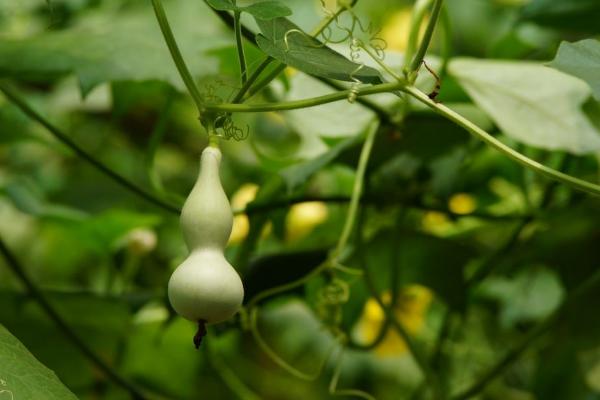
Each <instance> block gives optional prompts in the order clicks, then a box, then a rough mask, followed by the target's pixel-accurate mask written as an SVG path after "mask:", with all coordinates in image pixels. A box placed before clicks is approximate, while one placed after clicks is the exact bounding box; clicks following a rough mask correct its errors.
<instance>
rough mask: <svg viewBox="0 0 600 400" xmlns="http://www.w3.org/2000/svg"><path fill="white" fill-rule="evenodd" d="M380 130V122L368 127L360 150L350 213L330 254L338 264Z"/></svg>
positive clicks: (334, 262)
mask: <svg viewBox="0 0 600 400" xmlns="http://www.w3.org/2000/svg"><path fill="white" fill-rule="evenodd" d="M378 130H379V124H378V123H373V124H372V125H371V126H370V127H369V128H368V131H367V137H366V138H365V142H364V144H363V146H362V149H361V151H360V157H359V160H358V167H357V168H356V176H355V178H354V185H353V188H352V197H351V198H350V204H349V206H348V213H347V214H346V220H345V222H344V227H343V228H342V233H341V234H340V239H339V241H338V243H337V246H336V248H335V250H334V252H333V254H332V255H331V256H330V257H331V261H332V263H333V264H336V263H337V261H338V260H339V258H340V257H341V255H342V253H343V251H344V250H345V248H346V246H347V245H348V240H349V239H350V235H351V234H352V231H353V230H354V225H355V221H356V215H357V212H358V205H359V204H360V198H361V196H362V193H363V186H364V180H365V173H366V171H367V165H368V164H369V158H370V156H371V150H373V143H374V142H375V136H376V135H377V131H378Z"/></svg>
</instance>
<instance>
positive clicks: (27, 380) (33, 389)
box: [0, 324, 77, 400]
mask: <svg viewBox="0 0 600 400" xmlns="http://www.w3.org/2000/svg"><path fill="white" fill-rule="evenodd" d="M0 399H7V400H13V399H14V400H17V399H31V400H34V399H47V400H53V399H56V400H68V399H74V400H75V399H77V397H76V396H75V395H74V394H73V393H71V392H70V391H69V389H67V388H66V387H65V386H64V385H63V383H62V382H61V381H60V380H59V379H58V377H57V376H56V375H55V374H54V372H52V371H51V370H49V369H48V368H46V367H45V366H44V365H43V364H41V363H40V362H39V361H38V360H37V359H36V358H35V357H34V356H33V355H32V354H31V353H30V352H29V351H28V350H27V348H25V346H23V344H22V343H21V342H19V340H17V338H15V337H14V336H13V335H11V334H10V332H9V331H8V330H7V329H6V328H5V327H4V326H3V325H2V324H0Z"/></svg>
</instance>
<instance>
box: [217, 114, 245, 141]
mask: <svg viewBox="0 0 600 400" xmlns="http://www.w3.org/2000/svg"><path fill="white" fill-rule="evenodd" d="M215 126H217V127H219V128H220V131H221V132H220V133H219V136H220V137H222V138H223V139H227V140H229V139H233V140H236V141H238V142H239V141H242V140H245V139H247V138H248V135H249V134H250V126H249V125H246V129H242V128H240V127H239V126H237V125H236V124H235V123H234V122H233V118H232V117H231V115H230V114H225V115H221V116H219V117H217V119H216V120H215Z"/></svg>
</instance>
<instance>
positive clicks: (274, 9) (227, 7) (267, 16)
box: [206, 0, 292, 21]
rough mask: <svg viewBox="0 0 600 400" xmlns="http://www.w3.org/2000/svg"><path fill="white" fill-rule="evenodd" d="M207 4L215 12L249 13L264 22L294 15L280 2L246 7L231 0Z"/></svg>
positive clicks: (264, 2) (267, 2) (209, 1)
mask: <svg viewBox="0 0 600 400" xmlns="http://www.w3.org/2000/svg"><path fill="white" fill-rule="evenodd" d="M206 2H207V3H208V4H209V5H210V6H211V7H212V8H214V9H215V10H220V11H237V12H247V13H248V14H250V15H252V16H253V17H254V18H258V19H261V20H264V21H268V20H271V19H274V18H279V17H287V16H288V15H292V10H290V8H289V7H288V6H285V5H283V4H281V3H280V2H278V1H263V2H260V3H254V4H251V5H249V6H246V7H240V6H237V5H235V4H233V3H232V2H231V1H229V0H206Z"/></svg>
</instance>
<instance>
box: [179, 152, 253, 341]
mask: <svg viewBox="0 0 600 400" xmlns="http://www.w3.org/2000/svg"><path fill="white" fill-rule="evenodd" d="M220 163H221V152H220V150H219V149H218V148H216V147H207V148H206V149H204V151H203V152H202V156H201V158H200V173H199V174H198V179H197V181H196V184H195V185H194V187H193V189H192V191H191V192H190V194H189V196H188V198H187V199H186V201H185V203H184V205H183V209H182V211H181V217H180V224H181V229H182V232H183V238H184V241H185V243H186V245H187V247H188V249H189V252H190V254H189V256H188V257H187V258H186V259H185V260H184V261H183V263H182V264H181V265H179V266H178V267H177V269H176V270H175V271H174V272H173V275H171V279H170V280H169V286H168V296H169V301H170V302H171V305H172V306H173V308H174V309H175V311H176V312H177V313H178V314H179V315H181V316H182V317H184V318H186V319H188V320H190V321H194V322H196V323H198V333H197V334H196V336H195V337H194V344H195V345H196V348H198V347H199V346H200V342H201V340H202V337H203V336H204V335H205V334H206V328H205V324H214V323H218V322H222V321H225V320H227V319H229V318H231V317H232V316H233V315H234V314H235V313H236V312H237V311H238V310H239V309H240V307H241V305H242V301H243V298H244V287H243V285H242V281H241V279H240V277H239V275H238V274H237V272H236V271H235V269H233V267H232V266H231V265H230V264H229V263H228V262H227V260H226V259H225V256H224V255H223V250H224V248H225V246H226V245H227V240H228V239H229V235H230V234H231V228H232V224H233V213H232V211H231V206H230V204H229V200H228V199H227V196H226V195H225V191H224V190H223V186H222V185H221V180H220V177H219V166H220Z"/></svg>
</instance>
